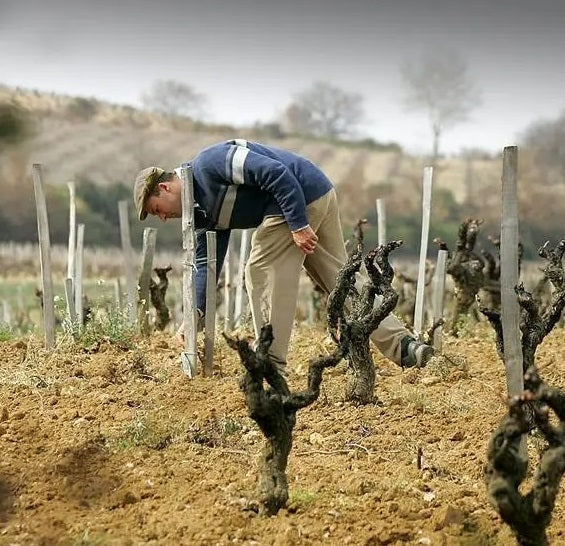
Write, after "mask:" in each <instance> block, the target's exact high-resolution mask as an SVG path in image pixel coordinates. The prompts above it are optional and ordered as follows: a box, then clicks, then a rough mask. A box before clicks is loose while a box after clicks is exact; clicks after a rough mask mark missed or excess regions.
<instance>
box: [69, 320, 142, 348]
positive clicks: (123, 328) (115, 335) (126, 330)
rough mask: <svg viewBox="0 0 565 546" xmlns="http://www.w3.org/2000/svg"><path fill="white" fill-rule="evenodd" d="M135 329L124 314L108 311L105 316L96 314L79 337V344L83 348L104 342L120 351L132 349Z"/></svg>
mask: <svg viewBox="0 0 565 546" xmlns="http://www.w3.org/2000/svg"><path fill="white" fill-rule="evenodd" d="M134 335H135V329H134V328H133V326H132V325H131V324H130V323H129V321H128V320H127V317H126V316H125V314H123V313H120V312H118V311H110V312H109V313H107V314H103V315H99V314H96V315H95V316H94V317H93V318H92V320H91V321H90V322H88V324H87V325H86V328H85V329H84V331H83V332H82V334H81V335H80V343H81V344H82V346H83V347H84V348H88V347H91V346H92V345H94V344H96V343H99V342H102V341H106V342H108V343H111V344H112V345H117V346H118V347H120V348H122V349H131V348H132V347H133V338H134Z"/></svg>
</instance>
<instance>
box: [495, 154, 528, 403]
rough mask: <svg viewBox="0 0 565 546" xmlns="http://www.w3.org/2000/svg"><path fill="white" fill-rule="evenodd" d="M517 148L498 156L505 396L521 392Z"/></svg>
mask: <svg viewBox="0 0 565 546" xmlns="http://www.w3.org/2000/svg"><path fill="white" fill-rule="evenodd" d="M519 240H520V239H519V226H518V148H517V147H516V146H506V147H505V148H504V152H503V156H502V221H501V226H500V295H501V303H502V313H501V319H502V332H503V339H504V365H505V367H506V386H507V389H508V396H515V395H519V394H520V393H521V392H522V391H523V390H524V377H523V370H522V347H521V343H520V307H519V304H518V299H517V297H516V293H515V292H514V288H515V287H516V286H517V284H518V259H519V258H518V245H519Z"/></svg>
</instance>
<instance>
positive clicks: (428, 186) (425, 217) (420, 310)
mask: <svg viewBox="0 0 565 546" xmlns="http://www.w3.org/2000/svg"><path fill="white" fill-rule="evenodd" d="M432 179H433V167H424V179H423V191H422V238H421V240H420V261H419V264H418V284H417V285H416V305H415V310H414V330H415V332H416V334H417V335H418V337H420V336H421V335H422V329H423V325H424V290H425V287H426V256H427V254H428V235H429V231H430V213H431V208H432Z"/></svg>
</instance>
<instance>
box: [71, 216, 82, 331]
mask: <svg viewBox="0 0 565 546" xmlns="http://www.w3.org/2000/svg"><path fill="white" fill-rule="evenodd" d="M76 254H77V255H76V271H75V282H74V284H73V290H74V295H75V312H76V320H77V324H78V329H79V332H80V331H82V327H83V324H84V306H83V304H82V278H83V273H84V268H83V258H84V224H79V225H78V227H77V252H76Z"/></svg>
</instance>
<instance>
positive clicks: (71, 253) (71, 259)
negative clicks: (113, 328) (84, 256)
mask: <svg viewBox="0 0 565 546" xmlns="http://www.w3.org/2000/svg"><path fill="white" fill-rule="evenodd" d="M67 187H68V188H69V246H68V248H67V279H70V284H69V283H67V281H66V280H65V296H66V295H67V290H69V291H70V292H69V295H70V297H66V300H67V316H68V317H69V320H71V326H72V327H73V328H74V322H73V320H72V318H71V317H75V319H76V310H75V307H74V305H75V301H74V284H75V282H76V279H75V260H76V246H77V223H76V211H77V207H76V192H75V183H74V182H67ZM69 305H71V306H72V309H71V308H70V307H69Z"/></svg>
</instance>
